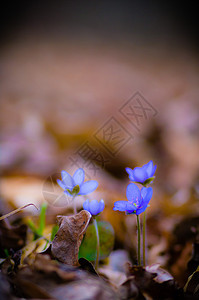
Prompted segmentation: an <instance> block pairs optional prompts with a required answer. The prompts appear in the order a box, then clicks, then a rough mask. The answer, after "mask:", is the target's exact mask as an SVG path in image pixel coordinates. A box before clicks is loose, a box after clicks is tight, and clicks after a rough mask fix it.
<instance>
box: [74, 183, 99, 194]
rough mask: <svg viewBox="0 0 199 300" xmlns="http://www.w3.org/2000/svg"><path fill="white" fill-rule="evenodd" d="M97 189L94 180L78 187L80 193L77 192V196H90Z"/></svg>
mask: <svg viewBox="0 0 199 300" xmlns="http://www.w3.org/2000/svg"><path fill="white" fill-rule="evenodd" d="M97 187H98V182H97V181H95V180H89V181H86V182H84V183H83V184H82V185H81V186H80V191H79V193H78V195H87V194H90V193H92V192H93V191H94V190H96V188H97Z"/></svg>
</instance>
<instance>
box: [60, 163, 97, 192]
mask: <svg viewBox="0 0 199 300" xmlns="http://www.w3.org/2000/svg"><path fill="white" fill-rule="evenodd" d="M61 177H62V180H59V179H57V183H58V184H59V186H60V187H61V188H62V189H63V190H64V193H65V194H67V195H88V194H90V193H92V192H93V191H94V190H96V188H97V187H98V182H97V181H95V180H89V181H86V182H84V178H85V172H84V170H83V169H82V168H79V169H78V170H76V171H75V173H74V175H73V176H71V175H70V174H69V173H67V172H66V171H61Z"/></svg>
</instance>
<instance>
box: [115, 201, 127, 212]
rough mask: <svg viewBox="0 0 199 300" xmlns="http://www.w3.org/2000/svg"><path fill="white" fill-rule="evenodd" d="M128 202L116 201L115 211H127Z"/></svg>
mask: <svg viewBox="0 0 199 300" xmlns="http://www.w3.org/2000/svg"><path fill="white" fill-rule="evenodd" d="M127 203H128V201H123V200H121V201H116V202H115V203H114V207H113V210H120V211H126V207H127Z"/></svg>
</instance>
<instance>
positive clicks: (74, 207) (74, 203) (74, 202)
mask: <svg viewBox="0 0 199 300" xmlns="http://www.w3.org/2000/svg"><path fill="white" fill-rule="evenodd" d="M75 196H76V195H73V198H72V201H73V210H74V214H75V215H76V213H77V207H76V201H75Z"/></svg>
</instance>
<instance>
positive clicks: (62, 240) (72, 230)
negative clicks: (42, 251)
mask: <svg viewBox="0 0 199 300" xmlns="http://www.w3.org/2000/svg"><path fill="white" fill-rule="evenodd" d="M90 219H91V214H90V213H89V212H88V211H86V210H82V211H80V212H79V213H78V214H76V215H74V216H57V220H58V224H59V230H58V232H57V234H56V235H55V238H54V240H53V241H52V245H51V252H52V255H53V256H54V258H56V259H57V260H59V261H60V262H62V263H65V264H68V265H72V266H77V265H78V252H79V247H80V244H81V242H82V239H83V235H84V233H85V232H86V229H87V226H88V224H89V221H90Z"/></svg>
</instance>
